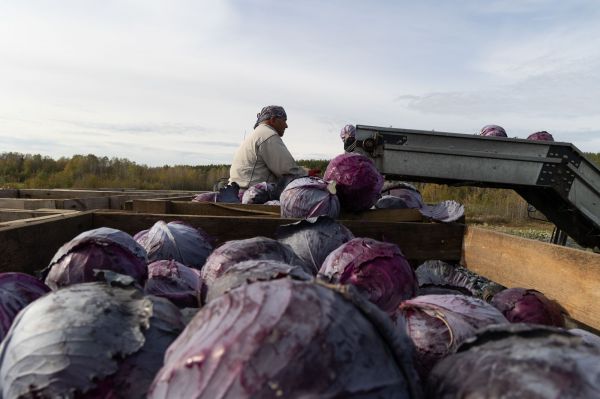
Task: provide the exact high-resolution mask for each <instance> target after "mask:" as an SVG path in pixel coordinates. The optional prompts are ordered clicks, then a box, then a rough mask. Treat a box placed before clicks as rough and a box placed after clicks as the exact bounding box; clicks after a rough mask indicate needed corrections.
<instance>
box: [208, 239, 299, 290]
mask: <svg viewBox="0 0 600 399" xmlns="http://www.w3.org/2000/svg"><path fill="white" fill-rule="evenodd" d="M246 260H275V261H279V262H283V263H287V264H290V265H295V266H300V267H301V268H302V269H303V270H304V271H306V272H307V273H310V271H311V267H310V266H309V265H306V264H304V262H303V261H302V260H301V259H300V258H298V256H296V254H295V253H294V251H293V250H292V248H290V247H289V246H288V245H286V244H283V243H280V242H279V241H277V240H274V239H272V238H268V237H253V238H248V239H245V240H232V241H227V242H225V243H224V244H223V245H221V246H220V247H218V248H216V249H215V250H214V251H213V252H212V254H211V255H210V256H209V257H208V259H206V263H205V264H204V267H202V270H201V271H202V279H203V280H204V283H205V284H206V285H207V286H208V287H209V288H210V285H211V284H212V283H213V282H214V281H215V279H216V278H217V277H219V276H221V275H222V274H223V273H225V272H226V271H227V270H228V269H229V268H231V267H232V266H233V265H235V264H236V263H240V262H243V261H246Z"/></svg>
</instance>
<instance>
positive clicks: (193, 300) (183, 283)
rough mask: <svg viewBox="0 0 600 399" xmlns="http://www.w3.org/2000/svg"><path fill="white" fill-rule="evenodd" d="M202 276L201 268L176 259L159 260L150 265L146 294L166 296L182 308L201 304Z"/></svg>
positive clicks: (145, 288)
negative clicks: (189, 265)
mask: <svg viewBox="0 0 600 399" xmlns="http://www.w3.org/2000/svg"><path fill="white" fill-rule="evenodd" d="M202 287H203V283H202V277H200V270H197V269H194V268H191V267H188V266H186V265H184V264H182V263H179V262H177V261H175V260H157V261H155V262H152V263H150V264H149V265H148V280H146V285H145V287H144V292H145V293H146V295H156V296H159V297H162V298H166V299H168V300H170V301H171V302H173V303H174V304H175V305H176V306H178V307H180V308H186V307H190V308H197V307H200V306H201V299H200V298H201V293H202Z"/></svg>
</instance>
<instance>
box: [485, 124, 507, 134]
mask: <svg viewBox="0 0 600 399" xmlns="http://www.w3.org/2000/svg"><path fill="white" fill-rule="evenodd" d="M479 135H480V136H494V137H508V136H507V135H506V131H505V130H504V128H503V127H502V126H498V125H485V126H484V127H482V128H481V131H480V132H479Z"/></svg>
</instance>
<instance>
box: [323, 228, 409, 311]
mask: <svg viewBox="0 0 600 399" xmlns="http://www.w3.org/2000/svg"><path fill="white" fill-rule="evenodd" d="M319 276H320V278H322V279H324V280H326V281H328V282H330V283H336V284H338V283H339V284H352V285H354V286H355V287H357V289H358V290H359V291H360V292H362V293H363V294H365V295H366V296H367V298H368V299H369V300H370V301H371V302H373V303H374V304H376V305H377V306H379V308H380V309H382V310H383V311H385V312H387V313H389V314H394V313H395V312H396V308H397V307H398V305H400V302H402V301H403V300H405V299H408V298H412V297H413V296H415V295H416V293H417V278H416V276H415V272H414V271H413V269H412V267H411V266H410V264H409V263H408V260H407V259H406V258H405V257H404V255H403V254H402V251H401V250H400V248H398V246H397V245H396V244H392V243H387V242H381V241H377V240H374V239H371V238H354V239H352V240H350V241H348V242H347V243H345V244H342V245H341V246H340V247H338V248H337V249H336V250H334V251H333V252H331V253H330V254H329V255H328V256H327V258H325V260H324V262H323V265H322V266H321V269H320V270H319Z"/></svg>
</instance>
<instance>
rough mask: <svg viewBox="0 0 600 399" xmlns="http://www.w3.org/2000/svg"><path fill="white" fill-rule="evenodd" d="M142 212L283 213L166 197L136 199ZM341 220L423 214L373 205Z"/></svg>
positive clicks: (409, 217) (415, 218) (269, 208)
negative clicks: (372, 207) (374, 206)
mask: <svg viewBox="0 0 600 399" xmlns="http://www.w3.org/2000/svg"><path fill="white" fill-rule="evenodd" d="M131 210H133V211H134V212H140V213H164V214H177V215H212V216H252V215H256V216H263V217H274V218H279V217H280V213H281V210H280V207H279V206H276V205H259V204H227V203H221V202H191V201H180V200H163V199H134V200H133V206H132V208H131ZM339 219H340V220H368V221H380V222H421V221H423V216H422V215H421V213H420V212H419V211H418V210H416V209H371V210H368V211H364V212H360V213H351V212H342V214H341V215H340V217H339Z"/></svg>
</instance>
